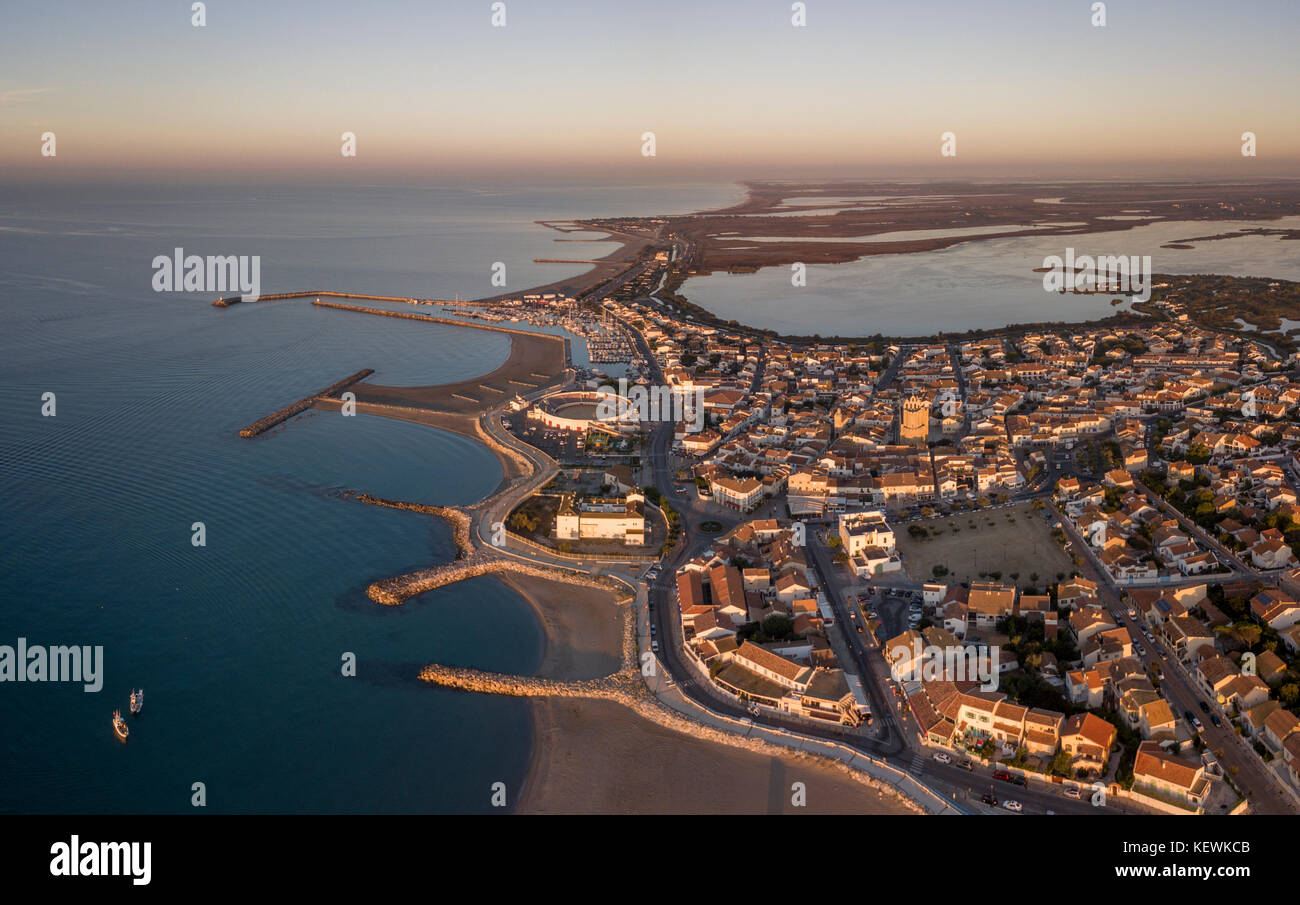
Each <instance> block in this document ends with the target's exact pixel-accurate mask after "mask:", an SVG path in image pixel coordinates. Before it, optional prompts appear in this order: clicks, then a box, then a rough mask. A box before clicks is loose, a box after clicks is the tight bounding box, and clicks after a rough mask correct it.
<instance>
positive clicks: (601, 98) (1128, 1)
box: [0, 0, 1300, 179]
mask: <svg viewBox="0 0 1300 905" xmlns="http://www.w3.org/2000/svg"><path fill="white" fill-rule="evenodd" d="M190 5H191V4H190V0H174V2H172V0H167V2H164V0H138V2H111V3H105V2H102V0H96V2H85V3H73V2H59V0H48V2H40V3H37V2H33V3H25V4H23V5H21V6H18V7H15V6H14V5H13V4H12V3H11V4H7V5H6V8H5V9H4V11H3V13H2V14H0V21H2V22H3V28H0V172H2V173H5V174H7V175H8V176H10V177H17V178H40V176H42V175H47V176H52V177H55V178H63V177H65V176H73V175H76V174H88V173H90V174H93V173H104V172H118V171H121V172H123V173H125V172H127V171H134V172H136V173H138V174H140V175H144V176H148V177H155V176H157V177H161V178H165V177H166V176H167V175H168V174H172V175H177V174H179V175H180V176H182V177H184V176H186V175H187V174H195V173H201V172H221V173H232V172H242V173H245V174H247V175H249V176H254V175H257V174H261V175H262V176H271V177H279V176H285V175H304V174H314V175H319V174H345V173H346V174H348V175H351V176H364V177H371V176H375V177H379V176H381V175H390V176H400V175H404V174H406V175H409V174H413V173H414V174H419V175H422V176H433V177H438V176H446V177H451V176H455V175H460V176H467V177H473V176H475V175H491V174H502V173H504V174H508V175H512V176H518V177H521V178H528V177H530V176H533V175H540V174H561V175H565V174H567V175H577V176H585V177H589V178H611V179H615V178H628V177H629V176H636V177H638V178H645V177H651V176H654V175H663V176H687V175H719V176H724V177H727V178H743V177H798V176H801V175H842V176H857V175H866V176H888V175H900V176H909V175H923V176H941V175H944V174H951V175H955V176H978V175H990V176H993V175H1004V176H1006V175H1011V176H1031V177H1032V176H1042V177H1059V176H1067V175H1077V176H1113V175H1130V174H1133V175H1139V174H1141V175H1157V174H1167V175H1185V174H1201V175H1216V176H1218V175H1241V176H1274V175H1283V176H1285V175H1295V176H1300V116H1297V113H1298V112H1300V110H1298V108H1300V53H1297V52H1296V44H1295V42H1296V37H1297V35H1300V0H1234V2H1222V0H1214V2H1211V0H1167V2H1161V0H1111V2H1107V3H1106V19H1107V24H1106V26H1105V27H1104V28H1098V27H1094V26H1093V25H1092V24H1091V21H1090V20H1091V18H1092V15H1093V13H1092V11H1091V6H1092V0H1036V2H1034V0H1021V2H1017V0H948V2H941V0H894V2H885V3H877V2H871V0H847V2H840V0H806V6H807V23H808V24H807V26H806V27H803V28H796V27H793V26H792V25H791V15H792V13H791V3H790V2H789V0H771V2H769V0H752V2H731V0H688V2H686V0H684V2H678V0H644V2H639V3H623V2H617V0H608V2H593V0H549V2H541V0H505V7H506V23H507V24H506V26H505V27H504V28H499V27H493V26H492V24H491V15H492V14H491V9H490V8H491V5H492V4H491V2H490V0H472V2H470V0H457V2H439V0H420V2H384V0H365V2H343V0H321V2H291V0H282V2H266V0H209V2H208V3H207V9H206V14H207V25H206V27H203V28H196V27H193V26H192V25H191V15H192V14H191V10H190ZM1247 130H1249V131H1253V132H1255V133H1256V135H1257V141H1258V157H1256V158H1254V159H1248V158H1243V157H1242V155H1241V151H1240V148H1241V138H1240V136H1241V133H1242V132H1244V131H1247ZM46 131H52V132H54V133H55V135H56V141H57V157H55V158H42V156H41V153H40V149H41V134H42V133H43V132H46ZM344 131H351V132H354V133H355V134H356V136H357V156H356V157H355V158H344V157H342V156H341V154H340V145H341V140H340V135H341V133H343V132H344ZM646 131H653V132H654V133H655V137H656V145H657V148H656V150H657V155H656V156H655V157H654V158H653V159H647V158H645V157H643V156H642V155H641V135H642V133H643V132H646ZM947 131H951V132H954V133H955V134H956V136H957V156H956V157H955V158H943V157H941V156H940V153H939V150H940V134H941V133H942V132H947ZM56 168H57V169H56ZM0 178H4V177H0Z"/></svg>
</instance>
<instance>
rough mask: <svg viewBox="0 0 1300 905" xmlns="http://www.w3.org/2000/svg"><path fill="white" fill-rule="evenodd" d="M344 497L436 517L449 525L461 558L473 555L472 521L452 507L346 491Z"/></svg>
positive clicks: (386, 507)
mask: <svg viewBox="0 0 1300 905" xmlns="http://www.w3.org/2000/svg"><path fill="white" fill-rule="evenodd" d="M343 495H344V496H345V497H351V498H353V499H355V500H357V501H358V502H361V503H368V504H369V505H371V506H383V507H384V508H385V509H404V510H406V511H407V512H420V513H423V514H425V515H436V516H438V517H439V518H441V519H443V520H445V521H446V522H447V524H449V525H451V530H452V539H453V540H454V541H455V542H456V549H457V551H458V552H459V554H460V555H461V556H472V555H473V554H474V544H473V542H472V541H471V540H470V527H471V526H472V524H473V520H472V519H471V518H470V517H469V515H468V514H467V513H465V512H463V511H461V510H460V509H457V508H456V507H454V506H431V505H428V504H426V503H407V502H405V501H403V500H385V499H383V498H382V497H376V496H371V495H370V494H368V493H354V492H353V491H350V490H349V491H346V492H345V493H344V494H343Z"/></svg>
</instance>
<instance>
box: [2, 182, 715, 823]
mask: <svg viewBox="0 0 1300 905" xmlns="http://www.w3.org/2000/svg"><path fill="white" fill-rule="evenodd" d="M736 197H737V191H736V189H735V188H734V187H732V186H714V187H700V186H688V187H671V188H667V189H665V188H655V187H633V188H623V189H606V190H600V191H592V190H588V191H574V190H565V189H557V188H548V189H544V190H527V191H526V190H518V191H513V192H510V193H506V194H491V193H484V192H482V191H465V190H456V189H428V188H418V187H414V188H407V189H400V190H399V189H392V188H377V187H342V188H340V187H328V188H319V187H317V188H313V187H292V188H266V187H256V188H242V189H230V188H217V187H208V188H169V187H134V188H126V187H111V188H109V187H104V188H91V189H85V188H79V189H73V188H70V187H66V188H54V189H49V188H46V189H37V188H29V187H0V405H2V406H3V411H4V418H3V419H0V498H2V499H3V501H4V502H3V511H4V518H3V521H2V522H0V587H2V588H3V592H2V593H3V604H0V644H10V645H12V644H14V643H15V642H16V640H17V638H19V637H25V638H27V639H28V642H29V643H30V644H47V645H53V644H89V645H103V647H104V658H105V669H104V690H103V691H101V692H99V693H97V694H87V693H85V692H83V691H82V690H81V687H80V686H79V685H73V684H54V683H46V684H31V683H24V684H15V683H0V723H2V724H3V725H4V726H6V727H7V730H8V731H6V732H5V733H4V737H3V738H2V739H0V764H3V768H4V769H3V776H2V778H0V811H5V812H74V813H75V812H89V813H96V812H118V811H125V812H142V813H156V812H190V811H192V810H193V808H192V807H191V804H190V800H191V795H192V792H191V786H192V784H193V783H195V782H202V783H204V784H205V786H206V792H207V809H208V811H220V812H272V813H278V812H477V811H488V810H491V808H490V806H489V790H490V786H491V784H492V783H494V782H498V781H500V782H505V783H506V784H507V789H508V790H518V789H519V788H520V786H521V784H522V781H523V778H524V776H525V774H526V771H527V767H528V763H529V759H530V757H531V748H532V739H531V725H530V720H529V717H528V710H527V705H526V704H525V703H524V702H522V701H519V700H513V699H503V698H495V697H489V696H472V695H464V694H458V693H453V692H447V691H442V690H439V689H434V688H432V687H428V686H424V685H423V684H422V683H419V682H418V681H416V680H415V679H414V678H413V677H414V675H415V673H416V671H417V670H418V668H419V666H420V665H422V664H424V663H426V662H431V661H440V662H447V663H453V664H457V665H466V666H475V667H481V668H485V669H493V670H502V671H508V672H524V673H527V672H532V671H535V670H536V669H537V667H538V665H539V664H540V662H541V659H542V656H543V653H544V649H543V648H544V643H545V642H544V637H543V634H542V631H541V629H540V627H539V625H538V624H537V621H536V618H535V616H534V614H533V613H532V611H531V610H530V609H529V607H528V606H527V604H526V603H525V602H524V601H523V600H522V599H521V598H519V597H518V595H516V594H515V593H514V592H512V591H510V590H509V589H507V588H506V587H505V586H504V585H502V584H500V583H499V582H497V581H496V580H495V579H491V578H484V579H476V580H473V581H470V582H465V583H462V584H459V585H455V586H452V587H449V588H444V589H440V590H438V591H434V592H430V593H429V594H425V595H422V596H421V597H418V598H415V599H413V600H411V601H409V602H408V603H407V604H406V605H404V606H402V607H398V608H392V609H389V608H383V607H378V606H376V605H374V604H372V603H371V602H370V601H369V600H368V599H367V598H366V597H365V593H364V592H365V587H366V585H367V584H369V583H370V582H371V581H374V580H375V579H378V578H382V577H386V576H389V575H392V574H396V573H400V572H403V571H407V570H411V569H415V568H419V567H423V566H427V565H430V564H433V563H436V562H442V561H446V560H448V559H450V558H451V557H452V556H453V555H454V546H453V544H452V542H451V537H450V531H449V529H448V528H447V527H446V526H445V525H444V524H442V523H441V522H439V521H437V520H433V519H430V518H428V517H425V516H421V515H418V514H415V513H410V512H403V511H396V510H388V509H381V508H377V507H372V506H366V505H363V504H360V503H357V502H355V501H352V500H348V499H345V498H344V497H343V496H342V493H341V491H343V490H345V489H350V490H358V491H365V492H369V493H373V494H376V495H380V496H386V497H396V498H401V499H406V500H412V501H417V502H427V503H443V504H454V503H468V502H472V501H473V500H476V499H478V498H480V497H482V496H483V495H485V494H486V493H488V492H490V491H491V489H492V488H493V487H495V486H496V484H497V482H498V481H499V480H500V477H501V473H500V466H499V464H498V463H497V461H496V459H495V457H493V456H492V455H491V454H490V453H489V452H487V451H486V450H485V449H483V448H482V447H480V446H478V445H477V444H475V443H473V442H471V441H469V440H467V439H464V438H460V437H457V436H455V435H451V434H446V433H444V432H440V431H436V430H433V429H431V428H427V427H423V426H420V425H413V424H405V423H401V422H392V421H388V420H385V419H381V418H373V417H368V416H356V417H352V418H345V417H342V416H341V415H337V414H333V413H319V412H312V413H309V414H307V415H304V416H301V417H299V418H296V419H294V420H293V421H291V422H290V423H289V424H288V425H287V426H286V427H284V428H281V429H278V430H276V431H274V432H272V433H269V434H266V435H263V436H262V437H259V438H256V439H253V440H246V439H241V438H239V437H238V436H237V431H238V430H239V428H240V427H242V426H244V425H246V424H248V423H250V422H252V421H255V420H257V419H258V418H260V417H262V416H263V415H265V414H267V413H269V412H271V411H273V410H275V409H277V408H279V407H281V406H282V405H285V404H287V403H289V402H291V401H293V400H295V399H298V398H300V397H302V396H304V395H306V394H308V393H310V392H312V391H314V390H317V389H320V388H322V387H324V386H326V385H328V384H330V383H332V382H333V381H335V380H337V379H339V378H341V377H343V376H345V375H347V374H350V373H352V372H354V371H356V370H358V369H360V368H363V367H371V368H374V369H375V371H376V373H375V375H374V378H373V379H374V380H375V381H378V382H382V383H388V384H406V383H411V384H415V383H437V382H445V381H451V380H458V379H463V378H466V377H470V376H473V375H475V374H479V373H484V372H487V371H490V370H491V369H492V368H494V367H496V366H497V365H498V364H500V362H501V361H503V360H504V358H505V356H506V355H507V353H508V341H507V339H506V337H504V336H502V335H499V334H494V333H488V332H484V331H476V330H471V329H463V328H459V327H453V326H444V325H434V324H414V323H411V322H407V321H399V320H394V319H390V318H375V317H364V316H361V315H356V314H351V313H347V312H339V311H328V310H322V309H316V308H313V307H312V306H311V305H310V304H308V303H306V302H268V303H262V304H257V305H239V306H234V307H232V308H228V309H224V310H222V309H215V308H212V307H211V306H210V305H209V304H208V302H209V301H210V299H211V298H212V294H210V293H204V294H199V295H186V294H156V293H154V292H152V291H151V289H150V279H151V277H152V271H151V269H150V262H151V261H152V259H153V257H154V256H155V255H158V254H168V253H170V250H171V248H173V247H174V246H176V245H181V246H182V247H184V248H185V249H186V252H187V253H194V254H203V255H206V254H258V255H261V256H262V284H263V291H264V292H271V291H275V290H277V289H284V288H299V287H304V288H305V287H321V288H344V289H354V290H357V291H364V292H375V293H394V294H411V295H424V296H440V297H441V296H450V295H453V294H457V293H458V294H460V295H462V296H474V295H483V294H488V293H490V292H491V291H493V290H492V288H491V287H490V286H489V285H488V284H487V279H488V273H489V269H488V268H489V267H490V265H491V262H493V261H496V260H502V261H506V262H507V267H508V273H509V278H510V281H511V285H512V286H514V285H518V286H519V288H523V285H524V281H526V280H530V281H532V282H543V281H549V280H554V279H557V278H559V277H561V276H564V275H565V274H566V273H572V272H577V271H580V270H581V269H582V268H581V267H568V268H566V267H564V266H560V265H534V264H532V263H531V259H532V258H533V257H591V256H593V255H591V254H582V255H573V254H568V253H563V254H556V248H557V246H556V244H555V243H553V242H552V238H553V237H554V236H556V235H558V234H556V233H553V232H551V231H549V230H545V229H543V228H541V227H538V226H536V225H534V224H533V223H532V221H533V220H535V219H544V218H546V219H549V218H560V217H579V216H598V215H612V214H621V213H641V214H652V213H657V212H672V211H689V210H694V209H699V208H704V207H713V206H719V205H722V204H726V203H730V202H731V201H733V200H734V199H735V198H736ZM558 247H560V248H564V246H558ZM570 247H572V246H570ZM601 253H603V252H601ZM516 281H519V282H518V283H516ZM45 393H54V394H55V395H56V403H57V414H56V415H55V416H54V417H43V416H42V415H41V404H42V394H45ZM200 521H201V522H203V523H204V525H205V527H206V535H207V538H206V539H207V545H206V546H204V547H194V546H193V545H192V544H191V525H192V524H193V523H194V522H200ZM345 652H352V653H355V654H356V656H357V661H358V670H357V673H358V674H357V676H356V677H355V678H345V677H343V676H342V675H341V674H340V666H341V658H342V656H343V654H344V653H345ZM133 686H137V687H138V686H143V687H144V688H145V689H146V692H147V694H146V705H145V711H144V714H143V715H142V716H141V717H139V718H138V719H136V720H134V721H133V722H132V733H131V738H130V741H129V742H128V743H127V744H125V745H123V744H120V743H118V742H117V741H116V740H115V739H114V738H113V736H112V733H111V729H110V724H109V718H110V715H111V713H112V711H113V710H114V709H117V708H121V709H123V710H125V708H126V704H127V694H128V692H129V690H130V689H131V687H133Z"/></svg>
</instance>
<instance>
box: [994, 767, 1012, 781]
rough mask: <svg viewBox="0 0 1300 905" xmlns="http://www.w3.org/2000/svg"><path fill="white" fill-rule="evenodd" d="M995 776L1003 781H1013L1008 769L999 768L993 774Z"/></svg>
mask: <svg viewBox="0 0 1300 905" xmlns="http://www.w3.org/2000/svg"><path fill="white" fill-rule="evenodd" d="M993 778H994V779H1000V780H1002V781H1003V782H1011V774H1010V773H1008V772H1007V771H1006V770H998V771H997V772H996V773H994V774H993Z"/></svg>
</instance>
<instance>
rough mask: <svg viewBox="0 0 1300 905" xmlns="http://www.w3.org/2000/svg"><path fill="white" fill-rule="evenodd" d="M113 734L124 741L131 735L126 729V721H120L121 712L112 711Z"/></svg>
mask: <svg viewBox="0 0 1300 905" xmlns="http://www.w3.org/2000/svg"><path fill="white" fill-rule="evenodd" d="M113 734H114V735H116V736H117V737H118V738H120V739H121V740H122V741H126V737H127V736H128V735H130V734H131V730H130V729H128V728H126V720H124V719H122V711H120V710H114V711H113Z"/></svg>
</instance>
